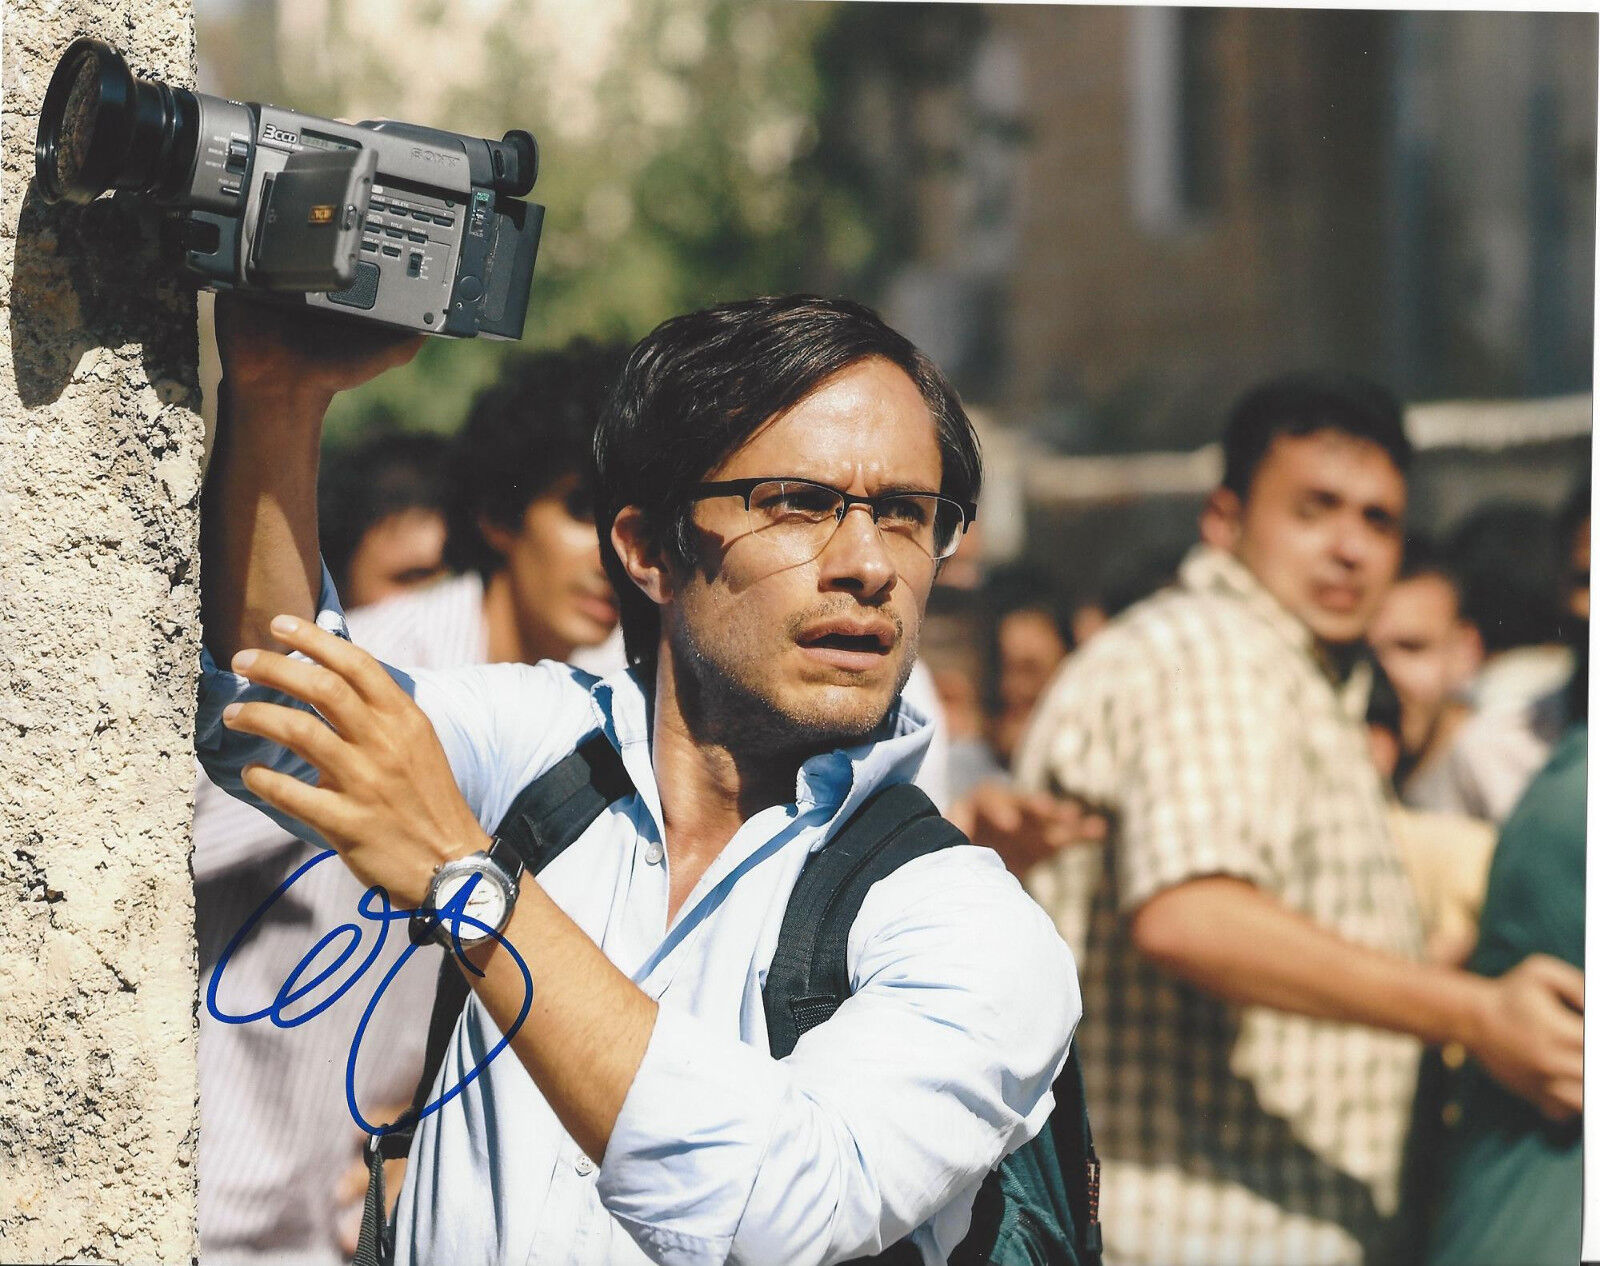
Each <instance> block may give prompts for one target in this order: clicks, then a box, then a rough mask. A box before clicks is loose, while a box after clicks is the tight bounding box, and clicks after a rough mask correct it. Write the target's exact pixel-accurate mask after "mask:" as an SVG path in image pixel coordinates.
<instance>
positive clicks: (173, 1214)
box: [0, 0, 201, 1263]
mask: <svg viewBox="0 0 1600 1266" xmlns="http://www.w3.org/2000/svg"><path fill="white" fill-rule="evenodd" d="M4 8H5V12H4V18H3V20H4V34H3V50H0V59H3V64H0V72H3V76H4V86H5V114H4V121H3V127H0V143H3V173H4V188H3V191H0V316H3V320H0V340H3V342H4V354H3V355H0V840H3V842H0V1261H4V1262H17V1261H28V1262H58V1261H79V1260H93V1261H114V1262H122V1263H132V1262H160V1263H179V1262H187V1261H190V1260H191V1259H192V1258H193V1257H194V1255H195V1216H194V1190H195V1178H194V1172H195V1171H194V1152H195V1130H196V1114H195V1001H196V986H195V950H194V918H193V900H192V887H191V881H190V875H189V850H190V819H191V816H192V804H191V787H192V778H193V756H192V746H191V744H192V717H191V714H192V708H193V698H194V678H195V670H196V666H197V662H198V659H197V657H198V650H197V630H198V602H197V597H196V580H197V576H196V571H197V568H196V533H197V514H198V498H199V486H200V452H201V425H200V417H199V413H198V389H197V386H196V372H195V359H196V351H195V319H194V300H193V296H192V295H191V294H189V293H187V292H186V290H185V289H184V288H183V287H182V286H181V285H180V284H178V283H176V282H174V281H173V280H172V278H171V276H170V272H169V271H168V270H167V269H165V268H163V267H161V266H160V265H159V264H158V262H157V259H156V253H155V247H154V243H153V241H150V240H148V239H147V238H146V237H145V236H144V235H143V234H142V233H141V230H140V227H139V225H138V222H137V220H136V219H135V217H134V215H133V213H132V211H131V210H130V209H129V208H128V207H127V206H126V205H113V204H112V202H111V200H110V199H108V198H103V199H101V200H100V201H98V202H96V203H93V204H91V205H89V206H87V207H72V208H67V207H47V206H45V205H44V203H43V202H42V201H41V200H40V199H39V197H38V195H37V193H36V192H35V190H34V189H33V187H32V175H33V137H34V129H35V126H36V124H37V111H38V108H39V104H40V102H41V100H42V98H43V96H44V90H45V85H46V84H47V82H48V81H49V77H50V72H51V70H52V69H53V68H54V66H55V62H56V59H57V57H58V56H59V55H60V53H61V52H62V50H63V49H64V48H65V47H66V45H67V43H68V42H69V41H70V40H71V39H72V38H73V37H74V36H76V35H94V36H98V37H99V38H102V39H104V40H107V41H108V42H110V43H112V44H114V45H116V46H117V47H119V48H120V49H121V50H122V51H123V52H124V54H125V55H126V56H127V57H128V60H129V63H130V65H132V66H133V68H134V70H135V72H136V73H139V74H141V75H144V76H147V77H156V78H160V79H164V80H166V81H168V82H170V83H174V84H182V85H191V84H192V83H193V82H194V23H193V15H192V13H191V6H190V3H189V2H188V0H6V3H5V6H4Z"/></svg>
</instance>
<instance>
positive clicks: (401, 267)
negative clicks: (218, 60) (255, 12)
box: [34, 39, 544, 339]
mask: <svg viewBox="0 0 1600 1266" xmlns="http://www.w3.org/2000/svg"><path fill="white" fill-rule="evenodd" d="M538 171H539V149H538V146H537V144H536V143H535V141H534V139H533V136H532V135H531V134H530V133H528V132H524V131H510V132H507V133H506V134H505V136H504V137H503V138H502V139H500V140H498V141H490V140H483V139H481V138H478V137H472V136H462V135H459V134H457V133H455V132H442V131H438V130H436V129H434V128H426V127H418V126H415V125H413V124H410V123H397V122H393V121H390V120H379V121H369V122H362V123H353V124H352V123H339V122H336V121H334V120H332V119H322V118H318V117H316V116H315V115H310V114H301V113H299V112H297V111H294V110H286V109H283V108H281V107H278V106H272V105H261V104H258V103H255V102H239V101H229V100H225V99H223V98H221V97H213V96H209V95H207V94H206V93H201V92H189V91H187V90H185V89H183V88H173V87H170V86H168V85H167V84H164V83H160V82H157V81H153V80H143V79H138V78H136V77H135V76H134V75H133V73H132V72H131V71H130V70H129V69H128V64H127V62H126V61H125V60H124V59H123V57H122V55H121V54H120V53H118V52H117V50H116V49H114V48H112V47H111V45H109V44H106V43H104V42H103V41H101V40H95V39H79V40H74V41H73V42H72V44H70V45H69V46H68V47H67V50H66V52H65V53H63V54H62V56H61V60H60V61H59V62H58V63H57V64H56V68H55V73H54V74H53V75H52V76H51V79H50V86H49V88H48V89H47V90H46V92H45V98H44V106H43V108H42V109H41V111H40V114H39V131H38V136H37V138H36V140H35V143H34V175H35V178H36V180H37V183H38V187H39V191H40V193H41V194H42V195H43V197H44V199H45V201H47V202H52V203H54V202H63V201H65V202H80V203H86V202H91V201H93V200H94V199H95V198H97V197H99V196H100V195H101V194H102V193H105V192H106V190H108V189H118V190H126V191H129V192H131V193H132V194H135V195H138V196H141V197H143V198H147V199H148V200H149V201H150V202H152V203H154V204H155V205H156V206H158V207H161V208H164V209H165V211H166V214H165V217H164V219H165V223H164V225H163V231H162V238H163V241H164V243H165V245H166V246H167V247H168V249H169V250H172V251H173V252H175V253H176V254H178V255H180V256H181V258H182V260H183V263H184V264H185V266H186V267H187V268H188V270H189V271H190V272H191V273H193V274H194V275H195V276H197V277H198V278H199V279H200V281H201V284H203V285H204V286H206V287H208V288H210V289H213V290H223V289H229V288H236V289H239V290H257V291H265V292H269V293H270V294H272V295H274V296H276V297H278V298H279V299H281V300H283V301H286V302H292V303H304V304H305V305H306V306H308V307H313V308H323V309H327V310H328V311H331V312H338V313H345V314H347V315H349V316H352V317H357V318H361V319H363V320H369V321H378V322H381V323H383V324H384V325H390V326H396V327H398V328H400V329H404V330H411V331H415V332H417V333H421V334H443V335H448V336H451V337H455V338H472V337H473V336H475V335H479V334H482V335H485V336H487V337H490V338H503V339H517V338H521V337H522V326H523V321H524V319H525V318H526V316H527V312H528V290H529V287H530V286H531V285H532V282H533V262H534V256H535V255H536V254H537V253H538V249H539V231H540V228H541V226H542V225H543V222H544V208H543V207H542V206H540V205H538V204H537V203H533V202H525V201H523V200H522V199H523V197H524V196H525V195H526V194H527V193H528V192H529V191H530V190H531V189H532V188H533V184H534V180H535V179H536V178H537V176H538Z"/></svg>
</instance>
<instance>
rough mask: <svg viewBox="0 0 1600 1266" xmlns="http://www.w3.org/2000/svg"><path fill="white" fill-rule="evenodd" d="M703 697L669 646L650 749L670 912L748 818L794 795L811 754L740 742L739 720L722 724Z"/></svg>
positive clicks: (658, 677) (658, 682) (661, 665)
mask: <svg viewBox="0 0 1600 1266" xmlns="http://www.w3.org/2000/svg"><path fill="white" fill-rule="evenodd" d="M705 703H706V701H705V700H703V699H702V698H700V697H699V695H698V692H697V689H696V687H695V684H694V683H693V682H692V681H690V680H686V674H684V673H683V672H682V671H681V670H679V669H678V668H676V667H675V666H674V664H673V662H672V659H671V653H670V651H667V650H666V649H665V648H663V658H662V659H661V660H658V667H657V670H656V673H655V688H654V692H653V708H652V712H653V715H652V716H651V719H650V757H651V764H652V766H653V767H654V769H655V775H656V786H657V788H658V789H659V791H660V795H661V815H662V825H663V827H664V828H665V831H666V837H667V839H666V845H667V853H668V857H669V859H670V862H671V871H672V883H671V892H670V895H669V899H668V905H669V910H668V913H669V918H670V917H671V916H672V915H674V914H676V912H677V909H678V907H679V905H680V904H681V903H682V902H683V900H684V899H685V898H686V897H687V896H688V894H689V893H690V892H691V891H693V889H694V886H695V884H696V883H698V882H699V879H700V876H702V875H703V874H704V873H705V871H706V868H707V867H709V866H710V865H711V863H712V862H713V861H714V860H715V859H716V857H717V855H718V854H719V853H721V852H722V850H723V849H724V848H726V847H727V845H728V843H729V841H731V840H732V839H733V837H734V835H735V834H737V833H738V830H739V828H740V827H741V826H743V825H744V823H745V822H747V821H748V820H749V819H750V818H752V817H754V816H755V815H756V814H757V813H759V812H761V811H762V810H763V809H768V808H771V807H772V806H773V805H778V804H786V803H788V802H789V801H791V800H792V799H793V798H794V794H795V780H796V778H797V777H798V775H799V770H800V766H801V765H802V764H803V763H804V761H805V759H806V754H805V753H801V752H787V753H785V752H779V751H776V750H773V749H772V748H771V747H769V746H766V745H762V746H760V747H759V749H758V747H757V746H756V745H754V744H750V743H745V742H741V741H740V739H739V737H738V733H737V727H735V728H733V729H731V730H730V731H729V732H726V733H725V732H722V727H719V726H718V725H716V724H715V719H714V718H709V717H707V715H706V712H707V708H706V706H705ZM767 728H768V730H769V733H770V729H771V727H767Z"/></svg>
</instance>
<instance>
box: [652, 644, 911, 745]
mask: <svg viewBox="0 0 1600 1266" xmlns="http://www.w3.org/2000/svg"><path fill="white" fill-rule="evenodd" d="M805 618H808V619H814V618H815V613H808V616H807V617H805ZM801 623H802V619H801V618H800V617H797V618H796V619H795V620H794V621H792V624H793V625H794V627H793V628H792V629H789V630H786V633H785V638H786V641H791V642H792V640H793V635H794V634H795V633H797V632H798V629H799V627H800V625H801ZM896 624H897V628H898V627H899V622H898V621H897V622H896ZM670 645H671V649H672V654H673V659H674V661H675V664H674V671H675V673H676V680H677V688H678V697H679V707H680V708H681V709H682V711H683V716H684V721H685V723H686V724H687V725H688V726H689V730H690V733H692V734H693V735H694V736H695V738H696V740H697V741H699V742H702V743H713V744H716V745H718V746H721V747H724V748H726V749H727V750H729V751H731V752H739V753H742V754H750V755H755V756H763V757H772V758H781V759H795V758H799V759H800V760H804V759H806V758H808V757H810V756H814V755H817V754H819V753H822V752H827V751H832V750H833V749H835V748H838V747H848V746H851V745H854V744H856V743H860V742H862V741H864V740H865V739H867V738H869V737H870V736H871V735H872V734H873V733H874V732H875V731H877V730H878V729H879V728H880V727H881V726H882V725H883V723H884V720H885V719H886V718H887V717H888V715H889V712H890V710H892V709H893V707H894V704H895V701H896V700H897V699H898V698H899V697H900V692H901V691H902V690H904V689H905V685H906V682H907V681H908V680H909V679H910V677H911V669H912V666H913V664H914V663H915V662H916V638H915V636H914V635H913V636H912V637H911V638H910V639H909V640H908V639H906V638H905V637H904V632H903V629H901V635H900V649H901V651H902V655H903V657H902V659H901V662H900V667H899V672H898V678H897V680H896V682H895V686H894V690H893V691H892V692H891V693H890V694H889V697H888V698H887V699H886V700H885V702H884V706H883V708H882V709H881V710H876V709H875V710H874V712H873V713H872V714H870V715H866V716H860V715H858V716H856V717H855V718H853V719H848V718H845V717H841V716H840V715H839V714H838V713H836V712H829V711H827V710H825V709H822V708H806V707H801V708H791V707H785V706H783V705H782V704H780V703H779V702H778V700H777V699H775V698H774V697H773V695H772V693H771V692H770V691H769V690H766V689H764V688H763V686H764V683H763V682H762V681H761V680H760V679H759V678H757V677H756V674H755V673H752V672H750V671H748V667H747V666H748V665H750V664H759V663H760V662H762V658H763V657H762V656H761V654H760V653H759V651H757V652H756V653H754V654H751V655H748V656H744V657H739V656H727V657H723V656H719V655H716V654H714V653H713V652H712V651H711V650H710V648H708V647H706V646H705V645H704V644H703V643H702V642H701V641H700V640H699V639H697V638H696V637H695V636H694V633H693V631H692V630H691V629H690V628H689V627H688V626H687V622H685V621H681V620H680V621H678V622H677V624H676V626H675V628H674V629H673V630H672V633H671V634H670Z"/></svg>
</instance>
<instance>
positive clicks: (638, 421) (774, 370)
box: [594, 295, 982, 664]
mask: <svg viewBox="0 0 1600 1266" xmlns="http://www.w3.org/2000/svg"><path fill="white" fill-rule="evenodd" d="M871 357H882V358H883V359H884V360H887V361H889V362H890V363H891V364H894V365H897V366H899V367H900V368H901V369H903V370H904V371H905V372H906V374H907V376H908V377H910V379H911V381H912V382H913V383H915V384H916V387H917V390H918V391H919V392H920V393H921V394H922V398H923V400H924V401H925V402H926V403H927V406H928V410H929V412H930V413H932V415H933V420H934V425H935V426H936V428H937V430H938V437H939V451H940V454H941V456H942V458H943V474H942V477H941V485H940V491H941V492H944V493H945V494H946V495H948V496H951V497H954V498H956V499H957V500H960V501H963V502H968V501H975V500H976V499H977V495H978V486H979V482H980V480H981V477H982V476H981V466H980V462H979V457H978V441H977V436H976V435H975V434H974V432H973V430H972V424H971V422H970V421H969V420H968V418H967V415H966V412H965V410H964V409H963V408H962V407H961V400H960V398H959V397H958V396H957V395H956V392H955V389H954V388H952V387H951V386H950V384H949V383H948V382H947V381H946V380H945V377H944V375H943V374H942V373H940V372H939V369H938V368H937V367H936V366H935V365H934V363H933V362H932V361H931V360H929V359H928V358H927V357H926V356H925V355H923V354H922V353H921V352H919V351H918V350H917V349H916V348H915V347H914V346H912V344H911V342H910V341H909V340H908V339H906V338H905V336H904V335H902V334H899V333H897V332H896V331H894V330H892V329H890V328H889V327H888V326H887V325H885V324H884V323H883V320H882V319H881V318H880V317H879V316H878V315H877V313H875V312H873V311H872V310H871V309H870V308H867V307H864V306H862V305H861V304H859V303H854V302H852V301H850V300H847V299H822V298H818V297H816V296H815V295H788V296H784V297H768V298H761V299H746V300H743V301H740V302H737V303H726V304H720V305H718V306H716V307H712V308H706V309H703V310H701V311H699V312H691V313H689V314H688V315H686V316H680V317H673V318H672V319H671V320H669V321H664V322H663V323H662V324H660V325H658V326H657V327H656V328H655V329H654V330H653V331H651V332H650V334H648V335H647V336H646V337H645V338H644V339H643V340H642V341H641V342H640V343H639V344H638V346H636V347H635V348H634V349H633V351H632V353H631V354H630V355H629V357H628V361H627V364H626V365H625V366H624V367H623V370H622V374H621V376H620V377H619V378H618V380H617V384H616V387H615V389H614V390H613V392H612V395H611V399H610V401H609V403H608V405H607V408H606V411H605V415H604V417H603V418H602V420H601V423H600V429H599V430H598V431H597V432H596V433H595V437H594V445H595V460H596V483H595V494H596V495H595V503H596V506H597V507H598V510H599V513H598V515H597V516H596V523H597V525H598V528H599V532H600V556H601V558H602V560H604V562H605V567H606V572H607V573H608V574H609V575H610V577H611V583H612V585H613V586H615V588H616V591H617V594H618V597H619V600H620V603H621V615H622V632H623V638H624V642H625V644H626V647H627V655H628V662H629V663H632V664H638V663H641V662H643V661H646V660H649V659H652V658H654V655H655V648H656V640H657V637H658V634H659V631H660V621H659V613H658V612H657V610H656V608H655V604H654V603H652V602H651V601H650V600H649V599H648V598H647V597H645V596H644V595H643V594H642V593H640V592H639V590H638V589H637V587H635V585H634V583H633V581H632V580H631V579H630V578H629V576H628V575H627V573H626V572H625V571H624V569H623V566H622V560H621V559H619V558H618V557H617V554H616V551H615V550H614V549H613V548H612V547H611V523H612V521H613V520H614V519H615V518H616V516H617V512H618V511H620V510H621V509H622V508H623V507H624V506H630V505H633V506H638V507H640V508H641V509H642V510H643V511H644V512H645V518H646V523H647V524H648V530H649V531H651V532H653V533H655V534H656V538H655V539H656V540H657V542H658V543H659V545H660V547H661V549H662V550H663V552H664V553H665V555H666V557H667V558H668V559H669V560H670V561H672V562H673V563H674V564H676V565H680V566H682V565H687V564H688V562H689V561H690V559H691V558H692V554H693V551H692V547H691V544H690V540H689V531H688V520H689V507H690V501H689V494H690V493H691V492H692V490H693V489H694V486H695V485H696V484H697V483H699V482H700V481H701V480H703V479H704V478H705V477H706V475H707V473H708V472H710V471H711V470H713V469H714V468H715V467H716V466H717V465H719V464H720V463H721V462H722V461H723V460H724V459H726V458H727V457H729V456H731V455H732V454H733V453H734V452H735V451H736V450H737V449H739V448H740V446H742V445H743V444H744V443H745V442H746V441H747V440H749V439H750V437H751V436H752V435H754V434H755V433H756V432H757V431H758V430H760V429H761V427H762V426H763V425H764V424H765V423H766V422H767V421H768V420H769V419H770V418H772V417H773V416H774V415H775V414H778V413H781V412H783V411H784V410H785V409H788V408H789V407H791V406H792V405H794V404H796V403H798V402H799V401H800V400H801V399H803V398H804V397H805V396H807V395H808V394H810V393H811V392H812V391H813V390H814V389H815V388H817V387H818V386H820V385H821V384H822V383H823V381H824V380H826V379H828V378H831V377H832V376H833V375H834V374H837V373H839V372H840V371H841V370H844V369H847V368H849V367H850V366H851V365H854V364H857V363H858V362H860V361H863V360H867V359H869V358H871ZM773 473H774V474H785V473H791V472H784V471H775V472H773Z"/></svg>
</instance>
